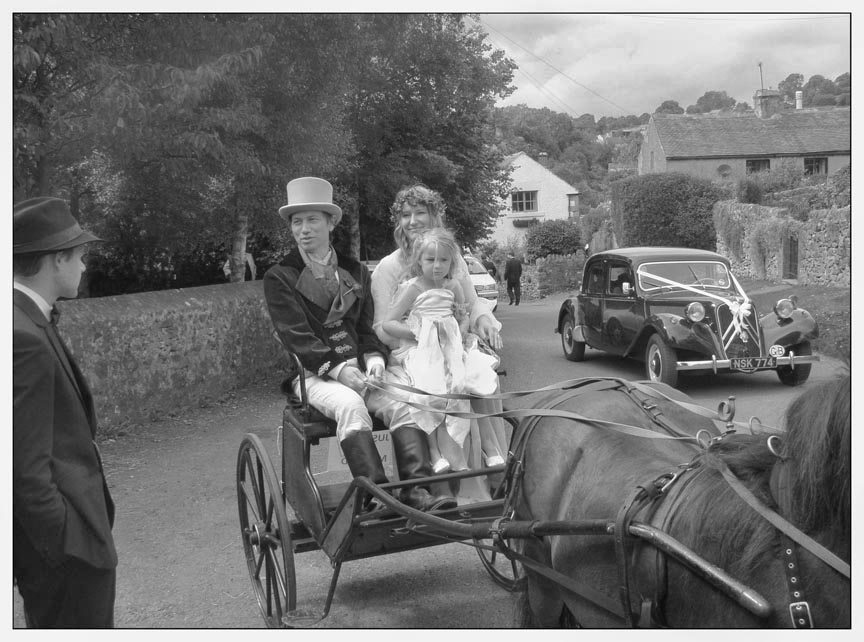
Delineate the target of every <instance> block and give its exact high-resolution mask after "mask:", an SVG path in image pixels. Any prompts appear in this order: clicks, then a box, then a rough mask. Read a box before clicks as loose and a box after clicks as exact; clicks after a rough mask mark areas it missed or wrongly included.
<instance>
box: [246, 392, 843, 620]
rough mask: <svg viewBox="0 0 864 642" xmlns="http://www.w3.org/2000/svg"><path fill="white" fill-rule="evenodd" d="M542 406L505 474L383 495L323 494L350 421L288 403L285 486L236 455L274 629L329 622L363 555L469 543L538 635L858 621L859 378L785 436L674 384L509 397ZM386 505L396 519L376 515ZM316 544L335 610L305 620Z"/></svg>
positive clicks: (450, 476) (792, 417) (525, 416)
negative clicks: (321, 452) (323, 453)
mask: <svg viewBox="0 0 864 642" xmlns="http://www.w3.org/2000/svg"><path fill="white" fill-rule="evenodd" d="M524 394H534V395H538V396H539V397H541V398H539V399H538V400H537V401H536V402H534V404H533V405H534V407H533V408H531V409H514V410H505V411H503V412H502V413H499V415H500V416H502V417H504V418H505V419H508V420H510V421H511V423H512V424H513V426H514V430H513V435H512V439H511V446H510V452H509V455H508V460H507V463H506V464H505V465H504V466H497V467H492V468H485V469H482V470H475V471H464V472H458V473H447V474H445V475H436V476H435V477H433V478H426V479H421V480H412V481H400V482H392V483H388V484H382V485H377V484H374V483H372V482H371V481H370V480H368V479H367V478H365V477H360V478H356V479H354V480H352V481H350V482H345V483H335V484H327V485H322V484H319V483H318V482H317V481H316V478H315V476H314V474H313V472H312V467H311V461H312V456H311V453H312V448H313V447H315V446H317V445H319V444H320V442H321V440H322V439H324V438H326V437H332V436H334V435H335V427H334V425H333V423H332V422H331V421H329V420H327V419H326V418H324V417H323V416H321V415H320V414H318V413H317V412H316V411H315V410H314V409H313V408H312V407H311V406H309V404H308V403H307V400H306V398H305V394H304V390H303V388H302V386H301V395H300V398H299V399H297V398H294V397H293V396H292V395H290V394H289V398H288V403H287V405H286V408H285V410H284V413H283V425H282V429H281V449H280V451H279V455H280V459H281V465H282V471H281V473H282V474H281V476H280V475H277V473H276V469H275V467H274V466H273V463H272V462H271V460H270V457H269V455H268V453H267V450H266V449H265V447H264V445H263V443H262V442H261V440H260V439H259V438H258V437H257V436H256V435H254V434H249V435H246V436H245V437H244V439H243V441H242V443H241V446H240V450H239V453H238V459H237V491H238V504H239V514H240V527H241V536H242V541H243V547H244V551H245V554H246V560H247V564H248V568H249V573H250V576H251V579H252V584H253V588H254V590H255V594H256V596H257V599H258V604H259V607H260V609H261V612H262V615H263V617H264V620H265V622H266V623H267V624H268V625H269V626H288V627H298V626H310V625H313V624H315V623H317V622H319V621H320V620H322V619H323V618H324V617H326V616H327V614H328V612H329V610H330V607H331V604H332V601H333V596H334V592H335V588H336V583H337V580H338V577H339V572H340V569H341V566H342V564H343V563H344V562H346V561H350V560H357V559H362V558H367V557H373V556H377V555H382V554H387V553H391V552H397V551H406V550H411V549H416V548H421V547H428V546H434V545H437V544H443V543H448V542H454V541H461V542H466V543H469V544H471V545H473V546H475V547H476V548H477V550H478V553H479V555H480V559H481V562H482V565H483V567H484V568H485V569H486V570H487V571H488V572H489V574H490V576H491V578H492V579H493V580H494V581H495V582H496V584H498V585H499V586H501V587H503V588H505V589H507V590H509V591H520V592H521V593H522V597H521V599H520V602H521V604H522V614H521V623H522V624H524V625H526V626H530V625H537V626H553V627H554V626H565V625H567V624H573V625H581V626H587V627H603V626H672V627H711V628H725V627H748V628H749V627H758V626H768V627H808V626H817V627H848V626H850V622H851V619H850V607H851V605H850V600H851V593H850V580H849V576H850V568H849V564H848V560H849V558H850V546H851V544H850V541H851V533H850V523H851V518H850V513H851V496H850V487H851V482H850V475H849V471H850V468H851V450H850V445H849V442H850V434H849V432H850V407H849V397H850V393H849V378H848V377H846V378H845V379H838V380H836V381H833V382H830V383H828V384H822V385H820V386H819V387H818V388H815V387H814V388H813V389H811V390H809V391H808V392H806V393H804V395H802V397H800V398H799V400H798V401H796V402H795V404H793V406H792V407H790V411H789V414H788V415H787V426H786V430H785V431H783V432H781V431H775V430H772V429H767V428H764V427H761V426H758V425H753V422H752V421H751V422H750V423H744V424H742V423H739V422H736V421H734V399H730V401H729V402H724V403H722V404H720V407H719V408H718V411H717V412H710V411H708V410H707V409H705V408H702V407H701V406H697V405H696V404H694V403H693V402H692V401H691V400H690V399H689V398H688V397H686V395H684V394H683V393H680V392H678V391H676V390H674V389H673V388H670V387H668V386H665V385H664V384H648V383H639V382H629V381H624V380H620V379H610V378H599V379H588V378H586V379H576V380H572V381H568V382H563V383H561V384H557V385H555V386H549V387H547V388H544V389H541V390H540V391H524V392H517V393H502V394H500V395H498V396H499V397H501V398H512V397H514V396H518V395H524ZM464 396H466V397H470V395H464ZM463 414H465V413H463ZM467 414H469V415H470V414H471V413H467ZM517 419H519V420H520V421H518V422H517V421H516V420H517ZM376 429H378V430H381V429H383V426H376ZM479 475H498V476H499V477H500V478H502V482H501V483H500V484H499V485H498V486H497V488H496V490H495V492H494V494H493V497H492V500H491V501H487V502H481V503H475V504H468V505H460V506H458V507H457V508H452V509H445V510H439V511H432V512H429V513H424V512H420V511H417V510H414V509H412V508H410V507H408V506H406V505H405V504H403V503H401V502H399V501H398V500H397V499H395V498H394V496H393V494H391V492H390V491H393V490H395V489H399V488H404V487H406V486H409V485H411V484H424V483H425V484H428V483H430V482H449V481H451V480H459V479H464V478H466V477H470V476H479ZM368 495H372V496H374V497H376V498H377V499H378V500H380V502H381V503H382V504H383V505H384V506H385V507H386V508H385V509H381V510H377V511H375V512H364V511H363V509H362V507H363V505H364V500H365V499H366V497H367V496H368ZM289 509H290V511H291V513H292V516H291V517H290V518H289ZM313 550H322V551H324V552H325V553H326V555H327V556H328V558H329V560H330V563H331V566H332V568H333V575H332V579H331V581H330V586H329V591H328V593H327V597H326V600H325V602H324V604H323V606H321V607H320V608H300V607H298V582H297V578H296V574H295V566H294V556H295V555H297V554H299V553H303V552H307V551H313ZM832 551H834V552H832ZM844 560H845V561H844Z"/></svg>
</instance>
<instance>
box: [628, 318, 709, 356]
mask: <svg viewBox="0 0 864 642" xmlns="http://www.w3.org/2000/svg"><path fill="white" fill-rule="evenodd" d="M652 334H658V335H660V338H662V339H663V341H664V342H665V343H666V345H668V346H669V347H670V348H672V349H674V350H689V351H693V352H698V353H702V354H705V355H712V354H720V352H718V347H717V345H716V341H717V339H716V337H715V336H714V333H713V332H711V331H710V330H707V328H706V331H705V332H699V331H697V330H696V329H695V328H694V324H692V323H690V322H689V321H687V320H686V319H684V318H683V317H681V316H679V315H677V314H668V313H660V314H652V315H651V316H649V317H648V318H647V319H646V320H645V325H644V326H643V328H642V331H641V332H640V333H639V334H638V336H637V337H636V339H634V341H633V343H631V344H630V346H628V348H627V351H626V353H625V355H633V354H635V355H640V354H642V352H643V351H644V349H645V346H646V345H647V343H648V338H649V337H650V336H651V335H652ZM703 335H704V336H703Z"/></svg>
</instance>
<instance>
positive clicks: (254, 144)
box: [13, 14, 513, 294]
mask: <svg viewBox="0 0 864 642" xmlns="http://www.w3.org/2000/svg"><path fill="white" fill-rule="evenodd" d="M13 27H14V28H13V76H14V82H13V105H14V115H15V117H14V140H13V156H14V188H15V198H16V200H20V199H22V198H26V197H28V196H32V195H39V194H52V195H57V196H64V197H66V198H68V199H69V200H70V202H71V203H72V205H73V210H74V211H75V213H76V214H77V215H78V216H79V218H81V220H82V222H85V223H87V224H88V225H90V226H91V227H93V228H94V230H96V231H97V232H98V233H100V235H102V236H103V237H104V238H106V239H108V240H109V241H111V242H110V243H108V244H105V245H104V246H103V247H102V248H101V249H99V250H97V253H98V252H103V255H102V256H101V259H98V260H97V261H96V262H95V263H94V266H95V267H96V268H98V269H102V268H104V270H103V271H104V274H103V276H104V277H105V278H102V279H101V282H102V283H103V284H110V286H111V287H113V288H115V290H114V291H110V292H109V291H107V290H103V291H102V292H100V293H102V294H106V293H119V292H131V291H137V290H140V289H150V288H158V287H166V286H170V285H172V284H174V283H178V282H180V281H182V280H184V277H186V276H188V275H190V274H191V273H192V272H196V273H197V272H200V270H188V269H187V270H185V271H184V272H183V273H182V274H181V273H180V272H179V269H180V268H179V267H178V266H180V265H181V263H182V264H185V263H188V262H189V261H194V257H196V256H197V257H206V258H202V259H201V260H204V261H205V262H206V266H205V267H204V268H203V269H204V270H205V271H210V270H212V274H211V275H209V276H206V275H204V274H200V275H199V276H200V278H201V279H208V278H209V279H211V280H209V281H208V280H204V281H203V282H213V281H218V280H219V279H221V278H223V277H222V275H221V274H222V273H221V264H222V263H223V262H224V258H225V257H226V256H228V255H230V256H231V257H232V259H233V264H234V275H235V278H236V277H239V278H242V273H243V256H244V254H245V251H246V250H247V249H251V250H252V251H253V254H255V253H258V254H259V258H260V257H261V256H263V257H266V261H268V262H270V261H274V260H278V258H279V254H280V249H279V248H278V247H275V246H278V245H281V244H282V243H284V242H286V240H287V243H286V247H284V248H282V251H284V250H285V249H287V246H290V239H287V235H286V234H285V231H284V224H282V222H281V220H280V219H279V218H278V217H277V216H276V211H277V209H278V207H279V206H280V205H281V204H284V189H285V188H284V186H285V184H286V183H287V181H288V180H290V179H291V178H294V177H297V176H302V175H313V174H314V175H319V176H323V177H325V178H327V179H328V180H330V181H331V183H333V184H334V189H335V198H336V199H337V202H338V203H339V204H340V206H342V208H343V211H344V213H345V217H344V223H343V224H342V225H340V226H339V228H338V230H337V233H336V235H335V241H334V242H335V243H337V244H338V246H339V247H340V249H342V250H343V251H348V252H349V253H351V254H354V255H355V256H356V255H358V254H359V253H360V243H358V242H357V241H356V239H358V238H360V239H362V241H363V245H364V248H363V249H364V252H365V254H366V256H372V257H376V256H381V255H382V254H383V253H385V252H387V251H389V250H390V249H392V239H391V238H390V230H391V229H392V224H391V221H390V220H389V215H388V213H387V208H388V206H389V204H390V202H391V201H392V198H393V196H394V195H395V192H396V191H397V190H398V188H399V187H401V186H402V185H404V184H405V183H409V182H425V183H427V184H429V185H430V186H431V187H433V188H435V189H438V190H440V191H441V192H442V193H443V194H444V197H445V199H446V200H447V203H448V223H449V224H450V225H451V226H452V227H453V228H454V229H456V231H457V234H458V235H459V236H460V240H461V241H462V242H463V243H471V242H473V241H474V240H476V239H478V238H482V237H483V236H485V234H486V232H487V231H488V229H489V228H490V227H491V224H492V221H493V219H494V216H495V213H496V210H497V207H496V204H497V199H498V198H500V197H502V196H503V195H504V194H506V185H507V176H506V172H505V171H504V170H503V169H502V168H501V166H500V158H501V156H500V152H497V151H496V150H495V149H494V147H492V146H491V145H490V143H491V142H492V141H491V138H490V137H491V134H492V129H491V127H489V121H490V117H491V116H490V115H491V111H492V106H493V104H494V102H495V101H496V100H497V99H498V98H500V97H503V96H505V95H506V94H507V93H508V92H509V91H510V90H511V88H510V81H511V78H512V70H513V63H512V62H511V61H509V60H508V59H507V58H506V57H505V56H504V54H503V52H501V51H496V50H493V49H492V48H491V47H490V46H489V44H488V43H487V42H486V41H485V36H484V35H483V33H482V32H480V31H479V30H478V28H477V27H473V28H472V27H468V26H466V22H465V19H464V18H463V17H461V16H450V15H443V14H434V15H419V14H358V15H349V14H278V15H263V14H224V15H223V14H171V15H164V14H128V15H127V14H101V15H100V14H69V15H66V14H64V15H51V14H16V15H15V18H14V25H13ZM334 43H338V46H334ZM247 242H248V243H249V244H250V247H249V248H247ZM103 250H104V251H103ZM364 258H365V257H364ZM97 264H98V265H97ZM109 264H110V269H109V268H108V265H109ZM264 267H266V265H264V266H259V268H264ZM98 269H97V270H96V271H98ZM263 271H264V270H263V269H259V272H260V273H263ZM91 272H93V271H91ZM93 276H97V275H96V274H95V273H93ZM178 278H179V279H180V281H178ZM94 281H99V279H98V278H95V279H94ZM191 284H194V283H191ZM96 285H98V284H96ZM95 289H98V287H96V288H95Z"/></svg>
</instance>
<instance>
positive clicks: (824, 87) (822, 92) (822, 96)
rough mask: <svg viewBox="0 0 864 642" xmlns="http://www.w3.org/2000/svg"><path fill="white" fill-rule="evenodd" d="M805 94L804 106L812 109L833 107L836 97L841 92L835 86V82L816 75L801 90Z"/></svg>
mask: <svg viewBox="0 0 864 642" xmlns="http://www.w3.org/2000/svg"><path fill="white" fill-rule="evenodd" d="M801 90H802V92H803V93H804V106H805V107H811V106H815V105H833V104H834V97H835V96H837V94H839V93H840V90H839V89H838V88H837V86H836V85H835V84H834V81H832V80H830V79H828V78H825V76H820V75H819V74H816V75H814V76H810V79H809V80H808V81H807V83H806V84H805V85H804V86H803V87H802V88H801Z"/></svg>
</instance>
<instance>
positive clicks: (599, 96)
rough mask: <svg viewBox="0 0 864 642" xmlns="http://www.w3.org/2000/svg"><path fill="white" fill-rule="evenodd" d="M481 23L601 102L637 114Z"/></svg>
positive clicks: (624, 111) (505, 35)
mask: <svg viewBox="0 0 864 642" xmlns="http://www.w3.org/2000/svg"><path fill="white" fill-rule="evenodd" d="M480 23H481V24H482V25H483V26H484V27H486V28H487V29H491V30H492V31H494V32H495V33H497V34H498V35H500V36H501V37H503V38H506V39H507V40H508V41H510V42H511V43H513V44H514V45H516V46H517V47H519V48H520V49H522V50H523V51H525V52H527V53H529V54H531V55H532V56H534V57H535V58H536V59H537V60H539V61H540V62H542V63H543V64H545V65H546V66H548V67H549V68H550V69H553V70H554V71H556V72H557V73H559V74H561V75H562V76H564V78H566V79H567V80H569V81H570V82H572V83H574V84H576V85H579V86H580V87H582V89H584V90H585V91H588V92H590V93H592V94H594V95H595V96H597V98H599V99H600V100H603V101H605V102H607V103H609V104H610V105H612V106H613V107H615V108H617V109H620V110H621V111H622V112H623V113H624V114H628V113H629V114H634V113H636V112H635V111H634V110H632V109H630V110H628V109H625V108H624V107H622V106H621V105H619V104H617V103H615V102H614V101H612V100H609V99H608V98H606V97H605V96H603V95H601V94H599V93H597V92H596V91H594V90H593V89H591V88H590V87H588V86H586V85H583V84H582V83H581V82H579V81H578V80H576V79H575V78H571V77H570V76H568V75H567V74H566V73H564V72H563V71H561V70H560V69H558V68H557V67H556V66H555V65H553V64H552V63H550V62H549V61H548V60H545V59H544V58H541V57H540V56H538V55H537V54H535V53H534V52H533V51H531V50H530V49H528V48H526V47H523V46H522V45H520V44H519V43H518V42H516V41H515V40H513V39H512V38H510V37H509V36H508V35H507V34H504V33H502V32H500V31H499V30H498V29H495V27H493V26H491V25H490V24H488V23H487V22H485V21H484V20H482V19H481V20H480ZM520 69H521V68H520Z"/></svg>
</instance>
